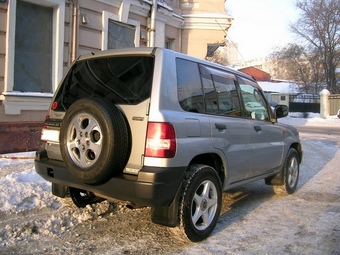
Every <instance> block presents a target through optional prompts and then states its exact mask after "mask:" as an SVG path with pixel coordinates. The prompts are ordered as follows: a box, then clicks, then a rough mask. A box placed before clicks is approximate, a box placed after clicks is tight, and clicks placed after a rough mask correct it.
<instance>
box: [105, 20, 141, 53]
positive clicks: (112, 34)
mask: <svg viewBox="0 0 340 255" xmlns="http://www.w3.org/2000/svg"><path fill="white" fill-rule="evenodd" d="M135 30H136V29H135V27H134V26H131V25H126V24H123V23H121V22H116V21H113V20H109V27H108V40H107V48H108V49H121V48H129V47H134V46H135V45H134V40H135Z"/></svg>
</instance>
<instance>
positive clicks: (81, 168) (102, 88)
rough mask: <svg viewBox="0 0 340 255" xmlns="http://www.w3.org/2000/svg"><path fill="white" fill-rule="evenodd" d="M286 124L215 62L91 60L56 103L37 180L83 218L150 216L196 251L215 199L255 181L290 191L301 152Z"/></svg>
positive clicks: (158, 57)
mask: <svg viewBox="0 0 340 255" xmlns="http://www.w3.org/2000/svg"><path fill="white" fill-rule="evenodd" d="M287 114H288V108H287V107H286V106H283V105H278V106H276V108H275V109H274V110H272V109H271V108H270V105H269V104H268V102H267V101H266V99H265V97H264V95H263V92H262V91H261V89H260V87H259V86H258V85H257V83H256V81H255V80H254V79H253V78H252V77H250V76H247V75H245V74H243V73H240V72H237V71H235V70H231V69H228V68H226V67H223V66H220V65H217V64H214V63H210V62H207V61H204V60H200V59H196V58H193V57H189V56H187V55H184V54H180V53H177V52H174V51H170V50H166V49H161V48H133V49H122V50H109V51H103V52H98V53H91V54H88V55H85V56H82V57H80V58H79V59H78V60H77V61H76V62H75V63H74V64H73V66H72V67H71V68H70V70H69V71H68V73H67V74H66V76H65V77H64V79H63V80H62V81H61V83H60V86H59V88H58V90H57V92H56V93H55V96H54V98H53V101H52V103H51V107H50V110H49V115H48V116H47V117H46V120H45V126H44V128H43V130H42V136H41V140H42V141H43V142H44V145H43V146H44V148H43V149H42V150H40V151H38V152H37V157H36V161H35V166H36V171H37V173H38V174H39V175H41V176H42V177H43V178H45V179H46V180H47V181H50V182H52V193H53V194H54V195H56V196H59V197H66V196H71V198H72V200H73V202H74V203H75V204H76V205H77V206H79V207H84V206H86V205H87V204H93V203H97V202H100V201H103V200H104V199H107V200H110V201H126V202H127V203H129V204H130V205H133V206H150V207H151V208H152V210H151V212H152V213H151V214H152V215H151V218H152V221H153V222H154V223H157V224H161V225H165V226H169V227H173V228H175V229H174V230H175V232H176V233H178V232H179V233H180V234H181V236H182V237H183V238H184V239H188V240H190V241H193V242H197V241H201V240H203V239H205V238H207V237H208V236H209V235H210V234H211V232H212V231H213V229H214V227H215V225H216V222H217V220H218V217H219V214H220V209H221V203H222V198H221V197H222V192H223V191H225V190H228V189H230V188H234V187H236V186H239V185H243V184H245V183H249V182H253V181H256V180H259V179H264V180H265V183H266V184H270V185H273V187H274V191H276V192H280V193H286V194H290V193H293V192H294V191H295V189H296V186H297V183H298V177H299V165H300V163H301V159H302V149H301V144H300V140H299V135H298V132H297V131H296V129H295V128H293V127H291V126H286V125H282V124H279V123H277V118H281V117H285V116H287Z"/></svg>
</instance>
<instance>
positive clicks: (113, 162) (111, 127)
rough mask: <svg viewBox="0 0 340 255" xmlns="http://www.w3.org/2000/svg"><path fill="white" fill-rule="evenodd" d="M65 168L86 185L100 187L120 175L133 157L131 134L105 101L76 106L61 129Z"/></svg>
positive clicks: (86, 101)
mask: <svg viewBox="0 0 340 255" xmlns="http://www.w3.org/2000/svg"><path fill="white" fill-rule="evenodd" d="M59 140H60V150H61V155H62V157H63V160H64V162H65V165H66V167H67V168H68V169H69V171H70V172H71V174H72V175H73V176H75V177H76V178H77V179H78V180H80V181H82V182H84V183H86V184H91V185H95V184H100V183H103V182H106V181H108V180H109V179H110V178H111V177H112V176H113V175H115V174H118V173H121V172H122V170H123V169H124V167H125V165H126V162H127V160H128V157H129V153H130V143H131V141H130V132H129V129H128V126H127V123H126V121H125V119H124V116H123V114H122V113H121V112H120V111H119V110H118V108H117V107H116V106H115V105H113V104H111V103H110V102H107V101H105V100H102V99H96V98H85V99H80V100H78V101H76V102H75V103H73V104H72V105H71V107H70V108H69V109H68V111H67V112H66V114H65V117H64V119H63V122H62V125H61V129H60V139H59Z"/></svg>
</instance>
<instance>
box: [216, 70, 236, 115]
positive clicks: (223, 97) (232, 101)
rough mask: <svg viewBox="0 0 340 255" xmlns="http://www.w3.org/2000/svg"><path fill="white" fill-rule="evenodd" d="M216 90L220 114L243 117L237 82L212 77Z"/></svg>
mask: <svg viewBox="0 0 340 255" xmlns="http://www.w3.org/2000/svg"><path fill="white" fill-rule="evenodd" d="M212 78H213V82H214V85H215V89H216V94H217V101H218V108H219V114H222V115H232V116H241V110H240V101H239V98H238V94H237V90H236V86H235V82H234V80H233V79H231V78H228V77H221V76H218V75H212Z"/></svg>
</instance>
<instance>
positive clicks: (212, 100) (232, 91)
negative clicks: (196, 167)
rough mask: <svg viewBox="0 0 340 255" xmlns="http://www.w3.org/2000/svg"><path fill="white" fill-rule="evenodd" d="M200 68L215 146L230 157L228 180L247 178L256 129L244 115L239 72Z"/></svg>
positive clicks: (228, 160)
mask: <svg viewBox="0 0 340 255" xmlns="http://www.w3.org/2000/svg"><path fill="white" fill-rule="evenodd" d="M200 69H201V76H202V84H203V92H204V105H205V111H206V113H207V114H208V115H209V119H210V127H211V139H212V143H213V146H214V147H215V148H217V149H220V150H221V151H222V152H223V153H224V155H225V157H226V160H227V179H228V183H229V184H230V183H234V182H237V181H240V180H243V179H244V178H245V177H246V175H247V173H248V172H249V171H250V166H251V161H252V145H251V135H252V130H251V126H250V124H249V121H248V120H247V119H244V118H243V117H242V111H241V108H240V99H239V94H238V91H237V89H236V85H235V76H234V75H233V74H231V73H227V72H223V71H219V70H216V69H213V68H210V67H206V66H201V68H200Z"/></svg>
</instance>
